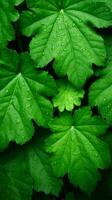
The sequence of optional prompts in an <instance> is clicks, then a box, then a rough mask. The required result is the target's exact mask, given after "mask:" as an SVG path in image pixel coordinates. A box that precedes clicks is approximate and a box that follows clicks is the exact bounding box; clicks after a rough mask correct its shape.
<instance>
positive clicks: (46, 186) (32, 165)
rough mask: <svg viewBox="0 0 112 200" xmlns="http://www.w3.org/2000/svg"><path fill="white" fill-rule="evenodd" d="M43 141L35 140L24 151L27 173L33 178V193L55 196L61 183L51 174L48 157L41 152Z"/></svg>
mask: <svg viewBox="0 0 112 200" xmlns="http://www.w3.org/2000/svg"><path fill="white" fill-rule="evenodd" d="M42 134H43V133H42ZM43 141H44V140H43V139H39V138H37V139H36V141H35V142H33V143H32V144H30V145H28V147H27V149H26V151H27V158H28V163H29V165H28V167H29V172H30V175H31V177H32V178H33V182H34V189H35V191H37V192H44V193H45V194H49V193H51V194H54V195H56V196H57V195H58V194H59V192H60V189H61V186H62V181H61V180H60V179H58V178H56V177H55V176H54V174H53V170H52V168H51V165H50V157H49V155H48V154H46V153H45V152H44V150H43V146H44V142H43Z"/></svg>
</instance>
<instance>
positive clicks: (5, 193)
mask: <svg viewBox="0 0 112 200" xmlns="http://www.w3.org/2000/svg"><path fill="white" fill-rule="evenodd" d="M41 146H43V142H42V141H41V140H40V139H38V138H37V137H36V138H35V141H33V142H32V143H29V144H27V145H25V146H24V147H23V148H17V147H16V149H15V150H13V149H12V150H10V149H9V150H7V151H6V152H5V153H3V154H0V200H5V199H8V200H31V199H32V192H33V189H34V190H36V191H38V192H39V191H40V192H44V193H46V194H49V193H51V194H54V195H58V194H59V192H60V189H61V186H62V181H61V180H59V179H57V178H56V177H55V176H54V175H53V173H52V168H51V166H50V162H49V156H48V155H47V154H46V153H45V152H44V151H43V149H42V147H41Z"/></svg>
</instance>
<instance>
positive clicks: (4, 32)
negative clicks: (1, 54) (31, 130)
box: [0, 0, 23, 47]
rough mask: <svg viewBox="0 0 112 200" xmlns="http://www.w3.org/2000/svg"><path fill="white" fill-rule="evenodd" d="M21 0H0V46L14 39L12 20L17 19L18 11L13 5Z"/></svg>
mask: <svg viewBox="0 0 112 200" xmlns="http://www.w3.org/2000/svg"><path fill="white" fill-rule="evenodd" d="M22 1H23V0H7V2H6V1H4V0H0V47H4V46H6V45H7V43H8V42H9V41H11V40H13V39H14V37H15V36H14V29H13V26H12V24H11V23H12V22H15V21H17V19H18V18H19V13H18V12H17V10H16V9H15V6H17V5H19V4H20V3H21V2H22Z"/></svg>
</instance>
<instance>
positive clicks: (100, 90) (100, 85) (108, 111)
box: [89, 36, 112, 122]
mask: <svg viewBox="0 0 112 200" xmlns="http://www.w3.org/2000/svg"><path fill="white" fill-rule="evenodd" d="M105 44H106V49H107V61H106V62H107V68H105V69H104V70H101V72H100V73H99V75H100V76H101V77H100V78H99V79H98V80H96V81H95V82H94V83H93V84H92V86H91V87H90V92H89V103H90V105H91V106H98V109H99V112H100V113H101V115H102V116H103V117H104V118H106V119H107V120H108V121H109V122H112V95H111V94H112V51H111V50H112V36H109V37H108V38H105Z"/></svg>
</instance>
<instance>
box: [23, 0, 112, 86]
mask: <svg viewBox="0 0 112 200" xmlns="http://www.w3.org/2000/svg"><path fill="white" fill-rule="evenodd" d="M27 7H28V9H29V10H30V11H25V12H23V14H22V16H21V22H20V23H21V29H22V32H23V33H24V34H25V35H26V36H31V35H33V36H34V37H33V39H32V41H31V44H30V53H31V57H32V58H33V59H34V60H35V62H36V63H37V67H44V66H46V65H47V64H48V63H49V62H50V61H51V60H53V59H55V63H54V68H55V71H56V73H57V74H58V75H59V76H65V75H67V76H68V79H69V80H70V81H71V82H72V83H73V84H74V85H75V87H77V88H80V87H82V86H83V84H84V83H85V81H86V79H87V78H88V77H89V76H91V75H92V73H93V71H92V69H91V65H92V63H94V64H96V65H98V66H101V65H104V60H105V48H104V41H103V39H102V37H101V36H100V35H98V34H97V33H96V32H95V31H94V28H93V27H97V28H106V27H108V26H111V25H112V13H111V11H110V8H109V7H108V4H107V5H106V3H103V2H101V1H100V0H99V1H98V0H94V1H92V0H91V1H90V0H85V1H84V0H83V1H82V0H75V1H73V0H62V1H61V0H58V1H57V0H52V1H51V0H49V1H47V0H40V1H38V2H37V1H32V0H28V1H27Z"/></svg>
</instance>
